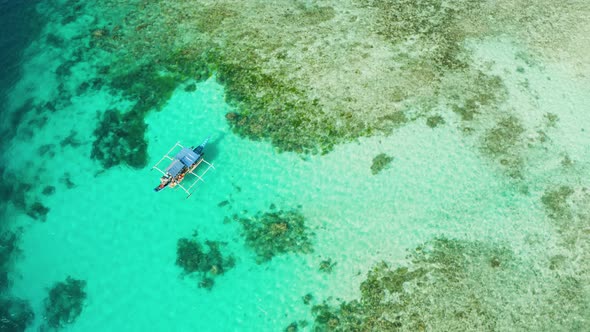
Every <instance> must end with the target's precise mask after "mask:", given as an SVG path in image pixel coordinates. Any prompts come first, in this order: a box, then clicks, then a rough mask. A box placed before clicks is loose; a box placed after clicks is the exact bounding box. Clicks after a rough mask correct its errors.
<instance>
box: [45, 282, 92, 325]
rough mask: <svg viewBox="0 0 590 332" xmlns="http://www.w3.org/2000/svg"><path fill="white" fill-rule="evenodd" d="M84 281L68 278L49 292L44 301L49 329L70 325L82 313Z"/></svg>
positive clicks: (84, 294)
mask: <svg viewBox="0 0 590 332" xmlns="http://www.w3.org/2000/svg"><path fill="white" fill-rule="evenodd" d="M85 287H86V281H84V280H78V279H74V278H72V277H70V276H68V277H67V278H66V280H65V281H60V282H58V283H56V284H55V285H53V287H51V289H50V290H49V295H48V297H47V298H46V299H45V301H44V314H43V317H44V318H45V322H46V324H47V326H49V327H50V328H54V329H57V328H62V327H64V326H66V325H68V324H72V323H73V322H74V321H75V320H76V318H78V316H80V314H81V313H82V309H83V306H84V301H85V300H86V291H85V290H84V288H85Z"/></svg>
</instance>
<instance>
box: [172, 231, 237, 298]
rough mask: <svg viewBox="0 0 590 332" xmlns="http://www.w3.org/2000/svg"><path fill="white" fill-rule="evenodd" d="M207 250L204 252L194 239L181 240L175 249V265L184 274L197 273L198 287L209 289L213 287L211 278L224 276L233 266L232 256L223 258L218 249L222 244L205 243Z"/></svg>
mask: <svg viewBox="0 0 590 332" xmlns="http://www.w3.org/2000/svg"><path fill="white" fill-rule="evenodd" d="M205 245H206V246H207V247H208V248H209V250H207V251H205V250H204V249H203V245H202V244H201V243H200V242H198V241H197V240H196V238H192V239H188V238H181V239H179V240H178V244H177V248H176V265H178V266H180V267H181V268H182V269H183V272H184V273H185V274H193V273H198V274H199V275H200V277H201V281H199V284H198V285H199V287H201V288H205V289H211V288H212V287H213V285H214V280H213V278H214V277H216V276H219V275H222V274H224V273H225V272H227V271H228V270H229V269H231V268H233V267H234V265H235V259H234V258H233V256H231V255H230V256H224V255H223V254H222V253H221V250H220V249H219V248H220V246H221V245H222V243H220V242H215V241H205Z"/></svg>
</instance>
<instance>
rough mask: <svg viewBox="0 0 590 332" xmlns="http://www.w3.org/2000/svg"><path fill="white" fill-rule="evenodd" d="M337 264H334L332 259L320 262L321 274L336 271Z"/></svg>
mask: <svg viewBox="0 0 590 332" xmlns="http://www.w3.org/2000/svg"><path fill="white" fill-rule="evenodd" d="M336 264H337V262H332V258H328V259H325V260H323V261H321V262H320V268H319V270H320V272H324V273H331V272H332V270H334V266H336Z"/></svg>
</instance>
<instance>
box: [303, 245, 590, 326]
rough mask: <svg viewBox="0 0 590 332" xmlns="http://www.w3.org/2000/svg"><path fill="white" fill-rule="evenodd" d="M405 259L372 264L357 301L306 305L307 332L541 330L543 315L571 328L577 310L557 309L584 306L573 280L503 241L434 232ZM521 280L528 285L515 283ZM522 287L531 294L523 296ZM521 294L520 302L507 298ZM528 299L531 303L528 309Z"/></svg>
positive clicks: (575, 322) (580, 309)
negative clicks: (545, 272)
mask: <svg viewBox="0 0 590 332" xmlns="http://www.w3.org/2000/svg"><path fill="white" fill-rule="evenodd" d="M408 259H409V262H410V264H409V265H408V266H400V267H398V268H391V267H389V266H388V265H387V264H386V263H380V264H377V265H376V266H375V267H373V269H372V270H371V271H370V272H369V274H368V276H367V278H366V280H365V281H363V282H362V283H361V286H360V289H361V294H362V295H361V298H360V299H358V300H353V301H350V302H341V303H339V304H337V305H332V304H331V303H329V302H324V303H322V304H319V305H315V306H313V307H312V313H313V315H314V316H315V328H316V329H315V330H316V331H421V330H427V329H429V328H433V327H436V330H440V331H454V330H469V331H471V330H473V331H491V330H497V329H499V328H502V329H516V330H519V329H525V330H530V329H532V330H537V329H539V328H541V327H543V328H548V326H547V325H544V324H547V322H546V321H543V322H540V321H538V320H537V318H536V317H543V315H548V316H546V317H564V320H560V321H559V322H557V321H553V322H552V324H553V327H554V328H555V327H557V326H561V327H563V326H568V327H569V328H574V329H575V327H576V326H578V327H579V326H580V324H581V323H582V321H581V319H583V318H582V317H583V316H584V315H581V316H578V315H567V318H566V319H565V316H566V315H565V311H567V310H571V308H572V302H574V303H576V304H575V305H573V307H574V308H576V309H575V310H576V311H577V313H582V312H583V311H584V310H585V308H587V306H584V305H583V303H584V301H585V299H584V295H583V294H576V292H577V291H582V287H581V284H580V283H579V282H578V283H576V282H572V283H565V284H564V283H563V282H562V281H561V279H560V278H559V277H555V278H551V280H546V279H545V278H546V276H540V275H539V274H538V271H535V270H534V269H533V268H532V267H530V266H526V265H525V264H523V263H524V262H522V261H521V260H520V259H518V258H516V257H515V255H514V254H513V252H512V251H511V250H509V249H508V248H505V247H501V246H496V245H491V244H487V243H483V242H471V241H462V240H450V239H446V238H437V239H434V240H432V241H430V242H429V243H426V244H425V245H422V246H419V247H418V248H416V250H414V251H412V252H411V253H410V255H409V257H408ZM525 283H526V284H527V285H528V287H525V288H523V287H522V285H523V284H525ZM555 285H559V287H555ZM529 287H532V288H534V289H535V291H536V293H535V294H533V295H531V294H529V293H528V289H529ZM566 289H567V291H565V290H566ZM528 297H531V298H530V299H529V300H524V301H522V303H517V302H515V301H514V299H515V298H528ZM529 301H535V303H537V305H536V306H535V307H533V308H531V307H530V305H529V303H530V302H529ZM558 303H559V305H557V304H558ZM559 306H562V307H559ZM565 307H567V308H565ZM508 311H509V312H510V315H507V312H508ZM556 324H559V325H556ZM549 329H550V328H549Z"/></svg>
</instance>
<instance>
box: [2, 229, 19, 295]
mask: <svg viewBox="0 0 590 332" xmlns="http://www.w3.org/2000/svg"><path fill="white" fill-rule="evenodd" d="M2 228H4V227H2ZM2 228H0V293H3V292H4V291H5V290H6V289H7V288H8V286H9V279H8V272H9V270H10V265H11V263H12V260H13V257H14V256H15V255H16V254H17V253H18V252H19V249H18V234H17V233H15V232H12V231H9V230H4V229H2Z"/></svg>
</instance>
